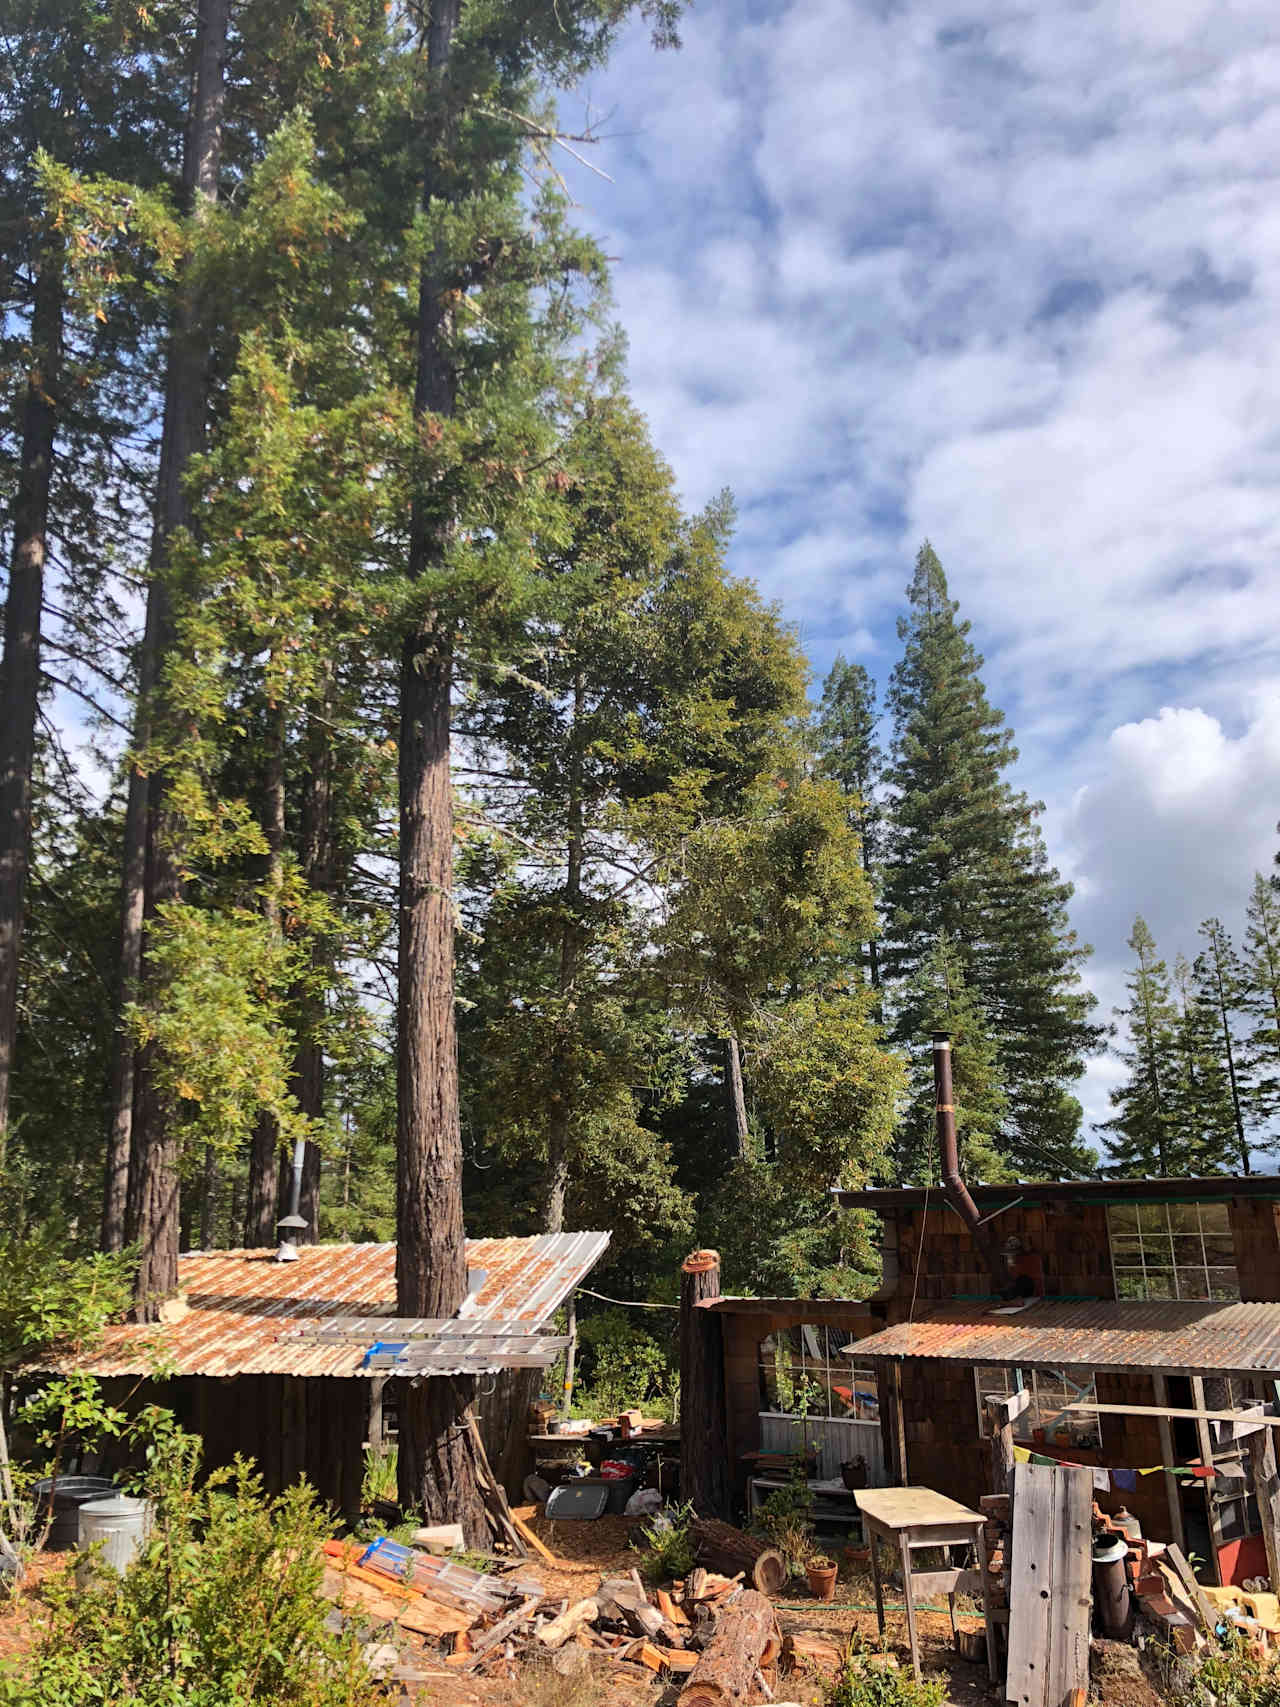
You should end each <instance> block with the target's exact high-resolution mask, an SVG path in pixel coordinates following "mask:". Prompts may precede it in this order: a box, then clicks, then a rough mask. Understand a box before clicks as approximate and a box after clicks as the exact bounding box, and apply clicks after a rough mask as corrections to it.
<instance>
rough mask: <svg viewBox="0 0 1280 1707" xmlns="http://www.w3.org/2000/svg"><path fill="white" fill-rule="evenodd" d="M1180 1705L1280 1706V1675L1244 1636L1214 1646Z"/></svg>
mask: <svg viewBox="0 0 1280 1707" xmlns="http://www.w3.org/2000/svg"><path fill="white" fill-rule="evenodd" d="M1177 1701H1178V1707H1280V1675H1278V1674H1277V1673H1276V1671H1275V1670H1274V1668H1273V1667H1271V1666H1269V1665H1265V1664H1263V1663H1262V1662H1261V1661H1260V1660H1258V1659H1256V1658H1255V1657H1254V1656H1253V1655H1252V1654H1251V1653H1250V1652H1249V1649H1248V1646H1247V1644H1246V1643H1245V1642H1244V1640H1243V1639H1242V1638H1240V1637H1233V1638H1232V1639H1231V1640H1230V1641H1229V1642H1228V1643H1227V1644H1226V1646H1225V1647H1222V1648H1219V1649H1211V1650H1210V1651H1209V1653H1208V1655H1207V1657H1206V1658H1205V1660H1204V1663H1203V1664H1202V1665H1201V1667H1200V1669H1199V1671H1197V1673H1196V1675H1195V1678H1194V1680H1193V1682H1192V1684H1191V1687H1190V1688H1189V1689H1188V1690H1186V1691H1185V1692H1184V1693H1183V1694H1181V1695H1179V1696H1178V1698H1177Z"/></svg>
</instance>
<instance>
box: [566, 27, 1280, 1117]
mask: <svg viewBox="0 0 1280 1707" xmlns="http://www.w3.org/2000/svg"><path fill="white" fill-rule="evenodd" d="M684 38H685V45H684V48H683V50H682V51H681V52H680V53H678V54H654V53H653V52H652V50H651V49H650V47H649V45H648V42H647V38H646V35H645V32H644V30H643V29H642V28H637V29H635V30H634V31H633V32H632V33H631V34H629V35H628V36H627V37H626V38H625V40H624V41H623V43H622V45H621V48H620V50H619V51H618V53H617V54H616V55H615V57H614V59H613V61H612V63H611V64H610V66H609V68H608V69H607V71H605V72H602V73H600V74H597V75H596V76H595V77H593V79H592V81H591V83H590V86H589V88H588V89H586V90H585V91H584V92H583V93H584V95H585V97H586V100H587V103H588V105H589V108H590V111H591V113H592V115H593V116H594V117H596V118H597V119H598V120H599V122H600V128H601V130H602V132H603V133H604V137H605V139H604V140H603V141H602V142H601V143H600V145H599V146H598V147H597V148H595V149H594V150H593V151H592V159H593V160H594V161H595V162H596V163H597V164H598V165H599V166H600V167H601V168H603V169H604V170H605V171H607V172H608V173H609V174H610V175H611V177H612V179H613V182H612V183H606V182H604V181H602V180H601V179H599V178H597V177H594V176H591V175H589V174H587V173H584V172H581V171H578V170H577V169H574V173H573V177H572V179H571V182H572V185H573V189H574V193H575V195H576V196H577V198H578V199H579V201H580V203H581V218H582V219H583V221H584V222H585V223H586V224H587V225H588V226H589V228H591V229H593V230H594V231H596V232H597V233H598V234H599V235H600V236H601V237H602V238H603V239H604V241H605V244H606V247H607V248H608V251H609V253H610V254H612V255H614V256H616V257H617V264H616V284H617V293H618V302H619V311H620V316H621V319H622V321H623V324H624V325H625V327H626V329H627V332H628V334H629V336H630V340H631V373H632V379H633V387H634V391H635V394H636V397H637V401H638V402H639V404H640V406H641V407H642V408H643V409H644V410H645V411H646V413H647V414H648V416H649V418H650V420H651V423H652V426H653V429H654V433H655V437H656V439H657V441H658V443H659V444H660V445H661V447H662V448H663V450H664V451H665V453H666V455H667V456H668V457H669V458H670V460H671V462H672V463H673V465H674V467H675V469H676V472H677V475H678V477H679V480H680V483H681V487H682V490H683V492H684V495H685V497H686V500H687V501H688V502H689V503H690V504H693V505H696V504H699V503H701V502H703V501H704V500H705V499H707V498H708V497H710V496H711V495H712V494H714V493H715V492H716V491H718V490H719V489H720V488H721V487H722V486H726V485H727V486H731V487H732V488H733V490H734V492H735V494H736V496H737V499H738V503H739V507H740V513H741V525H740V530H739V535H738V540H737V544H736V547H735V552H734V564H735V567H736V568H737V569H738V570H739V571H740V572H741V573H744V574H748V575H751V576H752V577H754V578H755V579H756V580H757V581H758V582H759V584H760V586H761V587H762V588H763V589H764V591H765V592H766V593H768V594H769V595H771V596H772V597H775V598H777V599H779V600H780V601H781V603H782V605H783V608H784V610H785V611H786V613H787V614H788V616H789V617H790V618H791V619H792V620H793V621H794V622H795V624H796V625H797V627H798V629H799V632H800V634H801V637H802V639H803V641H804V644H805V647H806V650H807V651H808V653H809V656H810V658H811V659H812V661H813V664H814V667H815V670H816V671H817V672H818V674H819V675H821V673H822V672H823V671H824V670H825V668H826V667H827V665H828V664H829V662H830V659H831V657H832V655H833V654H834V652H835V651H836V650H837V649H838V648H839V649H843V650H844V652H845V653H846V654H848V655H849V656H851V657H857V658H859V659H860V660H861V661H862V662H864V663H865V664H866V665H867V667H868V668H869V669H870V670H871V672H872V674H873V675H875V676H876V677H877V678H878V679H879V680H880V681H881V682H883V681H884V679H885V678H886V677H887V675H888V672H889V670H890V669H891V668H892V665H893V662H894V659H895V657H896V639H895V635H894V622H895V618H896V616H897V614H898V612H899V610H900V608H901V600H902V589H903V587H904V585H905V582H906V579H907V576H908V573H909V570H910V564H911V560H912V557H913V555H914V552H915V549H916V547H917V545H918V543H919V542H920V540H921V539H922V538H923V537H924V536H926V535H928V536H929V537H930V538H931V539H932V541H933V544H934V546H935V548H936V549H937V551H938V554H939V556H940V557H941V559H942V562H943V564H944V566H945V567H946V569H947V572H948V575H949V577H950V580H951V585H952V592H953V594H954V595H955V596H956V597H958V598H959V600H960V601H961V606H962V610H963V613H964V614H965V615H967V616H969V617H970V618H971V619H972V621H973V623H974V629H975V638H976V640H977V642H978V644H979V646H980V648H981V650H982V651H983V652H984V654H985V655H986V658H987V668H986V678H987V682H988V686H989V688H990V690H991V692H992V695H993V697H994V699H995V700H996V702H997V703H998V704H1000V705H1001V706H1003V707H1004V709H1005V710H1006V711H1007V713H1008V714H1009V718H1010V721H1011V722H1012V724H1013V726H1014V728H1015V729H1016V731H1017V735H1018V744H1019V748H1020V751H1021V759H1020V763H1019V772H1018V780H1019V781H1020V783H1021V784H1022V785H1023V786H1024V787H1026V788H1027V789H1029V790H1030V791H1031V792H1032V793H1033V794H1034V795H1035V796H1037V797H1039V798H1042V799H1043V800H1044V801H1045V805H1046V814H1045V819H1044V827H1045V833H1046V836H1047V838H1048V842H1049V846H1050V850H1051V853H1052V856H1053V858H1054V860H1055V862H1056V863H1057V864H1058V865H1059V867H1060V868H1061V869H1062V871H1063V872H1064V873H1065V874H1066V875H1068V876H1070V877H1071V878H1072V879H1073V880H1074V882H1075V883H1076V884H1077V898H1076V902H1075V905H1074V908H1073V917H1074V921H1075V923H1076V925H1077V927H1078V929H1079V930H1080V931H1081V933H1082V935H1084V936H1085V937H1086V938H1087V939H1088V940H1090V941H1091V942H1093V944H1094V945H1095V949H1096V954H1095V959H1094V962H1093V964H1092V967H1091V975H1090V977H1091V983H1092V984H1093V987H1094V988H1095V989H1096V991H1097V993H1098V995H1099V997H1100V998H1101V1001H1102V1004H1103V1009H1104V1011H1105V1010H1107V1009H1109V1007H1110V1005H1111V1003H1112V1002H1113V1001H1116V1000H1118V999H1120V998H1121V996H1122V988H1121V979H1122V977H1123V967H1124V964H1125V961H1126V958H1127V955H1126V950H1125V946H1124V939H1125V937H1126V936H1127V934H1128V931H1129V928H1130V925H1131V922H1132V919H1133V915H1134V913H1135V912H1136V911H1138V910H1139V909H1141V910H1142V911H1143V912H1145V914H1146V915H1147V917H1148V920H1149V922H1150V923H1151V925H1152V927H1153V929H1154V930H1155V932H1156V935H1157V940H1158V941H1159V942H1160V944H1161V947H1162V948H1163V949H1165V950H1166V951H1167V952H1168V954H1169V957H1170V958H1172V955H1173V953H1174V951H1175V950H1176V949H1177V948H1179V947H1181V948H1183V949H1184V950H1185V951H1187V952H1188V953H1191V952H1194V949H1195V947H1196V942H1195V936H1194V932H1195V927H1196V925H1197V924H1198V923H1199V921H1200V920H1201V919H1203V918H1204V917H1206V916H1207V915H1209V914H1210V913H1214V912H1216V913H1220V914H1221V915H1222V916H1223V917H1224V919H1226V920H1227V921H1228V923H1229V924H1230V926H1231V927H1232V928H1233V929H1235V928H1236V927H1237V925H1238V922H1239V919H1240V916H1241V914H1242V910H1243V902H1244V895H1245V891H1246V889H1247V887H1248V884H1249V881H1250V877H1251V874H1252V872H1253V871H1254V870H1255V869H1257V868H1260V867H1262V866H1264V865H1269V863H1270V860H1271V855H1272V852H1273V850H1274V848H1275V846H1276V845H1277V838H1276V835H1275V823H1276V820H1277V818H1278V817H1280V645H1278V643H1277V616H1280V582H1278V580H1277V577H1276V573H1275V569H1274V563H1275V560H1276V555H1277V550H1276V548H1277V543H1278V539H1280V504H1278V502H1277V500H1278V498H1280V383H1278V381H1280V339H1277V329H1278V328H1280V314H1278V313H1277V309H1278V308H1280V198H1278V197H1277V195H1276V193H1275V190H1276V184H1275V179H1276V177H1277V174H1278V173H1280V101H1278V100H1277V95H1278V94H1280V42H1278V41H1277V39H1276V35H1275V30H1274V19H1273V14H1272V13H1271V10H1270V8H1268V7H1266V6H1263V5H1260V4H1258V3H1257V0H1253V3H1251V4H1245V5H1241V4H1233V3H1232V0H1212V3H1210V0H1161V3H1160V4H1159V5H1137V4H1134V3H1133V0H1099V3H1095V4H1071V3H1065V0H1034V3H1033V0H1025V3H1014V0H988V3H986V4H984V5H983V6H982V7H976V6H974V5H970V4H963V3H959V0H918V3H912V4H894V3H864V0H791V3H786V0H769V3H763V0H716V3H712V0H705V3H704V4H703V5H701V6H700V7H697V8H696V9H695V10H694V11H692V12H691V13H690V14H689V17H688V20H687V23H686V25H685V29H684ZM577 109H578V102H577V99H575V102H574V103H572V104H571V105H570V106H569V107H566V109H565V110H566V112H567V113H568V112H569V111H572V112H573V114H574V116H575V118H576V117H577V116H579V115H578V110H577ZM1115 1073H1116V1069H1115V1066H1114V1063H1108V1062H1106V1061H1103V1062H1100V1063H1097V1064H1095V1065H1094V1067H1093V1068H1091V1070H1090V1074H1089V1077H1088V1080H1087V1083H1086V1093H1085V1094H1086V1104H1087V1107H1088V1109H1089V1111H1090V1113H1091V1114H1093V1115H1095V1116H1097V1117H1099V1118H1102V1117H1105V1113H1106V1107H1105V1104H1106V1098H1105V1090H1106V1086H1107V1085H1108V1083H1110V1082H1112V1081H1113V1079H1114V1077H1115Z"/></svg>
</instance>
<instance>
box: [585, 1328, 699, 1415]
mask: <svg viewBox="0 0 1280 1707" xmlns="http://www.w3.org/2000/svg"><path fill="white" fill-rule="evenodd" d="M578 1339H579V1342H580V1344H581V1347H582V1366H583V1379H582V1380H581V1382H580V1384H579V1388H578V1393H577V1401H576V1403H575V1405H574V1407H573V1408H574V1410H575V1411H577V1412H578V1413H579V1415H583V1416H590V1417H610V1416H617V1414H618V1412H619V1411H627V1410H632V1409H636V1410H640V1409H643V1410H644V1411H646V1412H647V1413H648V1414H649V1415H650V1416H661V1417H665V1418H667V1419H668V1420H669V1419H670V1418H671V1416H672V1415H673V1413H674V1410H675V1401H676V1394H677V1392H678V1391H679V1387H680V1370H679V1362H678V1358H677V1354H676V1348H675V1345H674V1343H673V1342H672V1341H670V1340H659V1339H657V1338H656V1337H655V1336H654V1335H653V1334H651V1333H649V1332H647V1331H646V1329H644V1328H642V1327H640V1326H638V1325H637V1324H636V1323H635V1322H633V1321H632V1320H630V1318H629V1317H628V1316H627V1314H626V1312H625V1311H623V1310H601V1311H600V1313H599V1314H598V1315H595V1316H588V1317H587V1319H586V1320H585V1321H583V1322H580V1323H579V1324H578Z"/></svg>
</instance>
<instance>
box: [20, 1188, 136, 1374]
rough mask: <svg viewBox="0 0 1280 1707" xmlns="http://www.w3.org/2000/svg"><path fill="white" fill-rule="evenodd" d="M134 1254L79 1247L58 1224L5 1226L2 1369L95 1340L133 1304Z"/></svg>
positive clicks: (73, 1350)
mask: <svg viewBox="0 0 1280 1707" xmlns="http://www.w3.org/2000/svg"><path fill="white" fill-rule="evenodd" d="M0 1189H2V1188H0ZM131 1260H132V1253H130V1252H127V1251H126V1252H122V1253H118V1254H114V1255H103V1254H101V1253H95V1254H94V1255H91V1256H78V1255H75V1254H73V1253H72V1252H71V1251H69V1250H68V1247H67V1241H66V1239H65V1236H64V1235H63V1233H62V1231H61V1230H60V1229H58V1228H56V1227H54V1226H52V1225H47V1224H46V1225H44V1226H41V1227H38V1228H22V1227H18V1228H16V1229H14V1230H6V1229H3V1228H0V1370H13V1369H16V1368H17V1367H18V1366H19V1365H20V1364H22V1363H24V1362H27V1361H29V1360H30V1359H31V1358H32V1357H34V1356H35V1355H36V1354H37V1353H38V1352H54V1353H72V1352H75V1351H77V1350H83V1349H85V1348H86V1347H88V1346H90V1345H92V1343H93V1341H94V1340H95V1339H96V1338H97V1337H98V1336H99V1334H100V1333H101V1332H102V1329H103V1328H104V1327H105V1325H106V1324H107V1323H108V1322H109V1321H111V1320H112V1319H113V1318H114V1317H117V1316H119V1315H121V1314H122V1313H123V1312H124V1310H125V1309H126V1308H127V1306H128V1303H129V1298H130V1280H131V1274H130V1263H131Z"/></svg>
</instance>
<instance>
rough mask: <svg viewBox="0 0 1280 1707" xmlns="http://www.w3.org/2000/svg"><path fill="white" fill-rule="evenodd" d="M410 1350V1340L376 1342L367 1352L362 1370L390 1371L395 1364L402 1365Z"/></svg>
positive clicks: (362, 1363)
mask: <svg viewBox="0 0 1280 1707" xmlns="http://www.w3.org/2000/svg"><path fill="white" fill-rule="evenodd" d="M408 1349H409V1342H408V1340H375V1341H374V1342H373V1344H372V1345H371V1346H370V1347H369V1349H368V1351H366V1352H365V1354H364V1357H363V1359H362V1361H361V1365H360V1367H361V1368H362V1369H390V1368H391V1366H392V1365H393V1364H396V1363H402V1362H403V1361H404V1355H405V1353H406V1352H407V1351H408Z"/></svg>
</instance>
